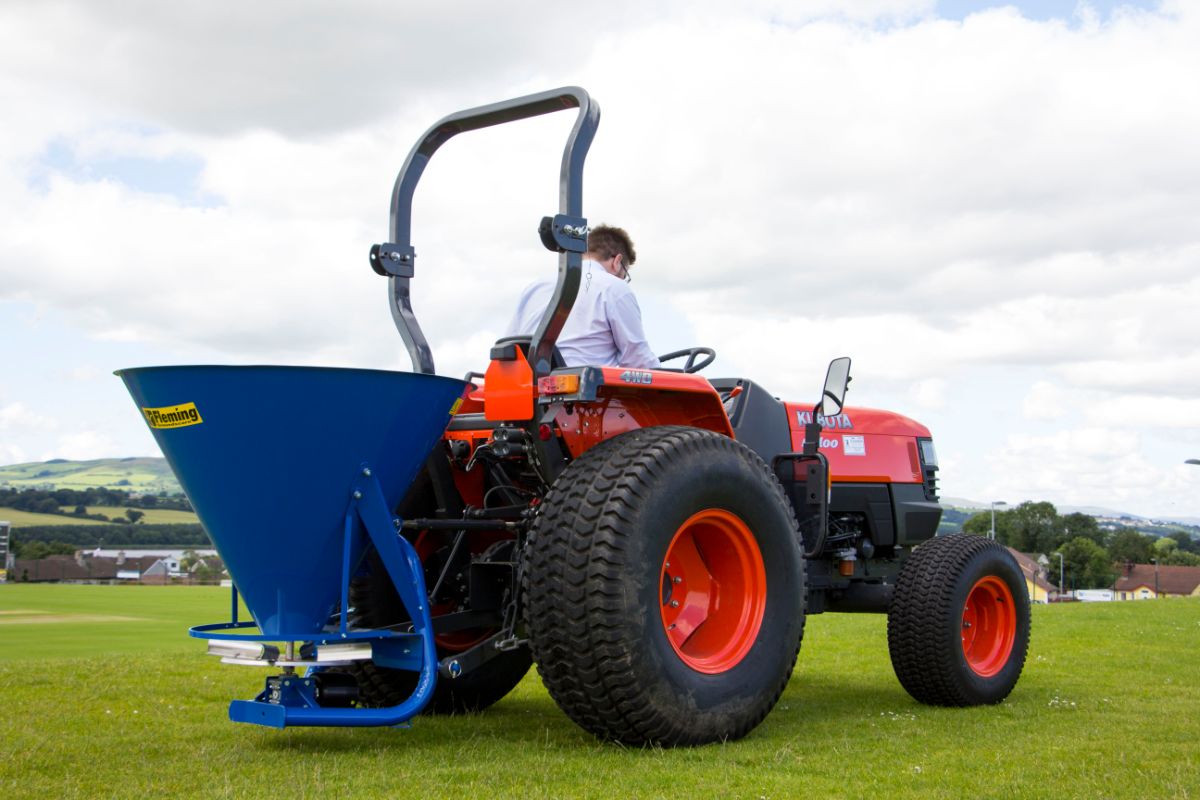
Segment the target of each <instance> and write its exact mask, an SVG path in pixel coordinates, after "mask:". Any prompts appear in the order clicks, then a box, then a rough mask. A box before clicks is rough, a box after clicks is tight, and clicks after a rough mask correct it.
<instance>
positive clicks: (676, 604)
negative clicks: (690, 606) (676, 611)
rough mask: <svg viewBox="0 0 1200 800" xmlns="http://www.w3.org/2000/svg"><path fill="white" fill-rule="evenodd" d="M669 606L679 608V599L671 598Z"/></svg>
mask: <svg viewBox="0 0 1200 800" xmlns="http://www.w3.org/2000/svg"><path fill="white" fill-rule="evenodd" d="M671 608H679V601H678V600H672V601H671Z"/></svg>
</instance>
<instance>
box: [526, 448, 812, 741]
mask: <svg viewBox="0 0 1200 800" xmlns="http://www.w3.org/2000/svg"><path fill="white" fill-rule="evenodd" d="M527 547H528V549H527V552H526V562H525V568H524V579H523V584H524V592H525V603H524V609H525V611H524V613H525V622H526V627H527V630H528V635H529V641H530V647H531V649H532V651H533V655H534V660H535V662H536V663H537V665H538V672H539V673H540V674H541V676H542V680H543V682H544V683H545V685H546V688H547V689H548V690H549V692H550V694H551V696H552V697H553V698H554V700H555V702H557V703H558V705H559V707H560V708H562V709H563V711H564V712H566V714H567V715H568V716H569V717H571V719H572V720H574V721H575V722H576V723H578V724H579V725H580V726H581V727H583V728H584V729H585V730H587V731H589V732H591V733H592V734H594V735H596V736H598V737H601V738H604V739H611V740H615V741H619V742H623V743H627V744H637V745H640V744H646V743H655V744H661V745H667V746H672V745H697V744H704V743H707V742H715V741H722V740H727V739H736V738H739V737H741V736H744V735H745V734H747V733H748V732H749V731H750V730H752V729H753V728H754V727H755V726H756V725H758V723H760V722H761V721H762V720H763V718H764V717H766V715H767V713H768V712H769V711H770V710H771V708H772V707H774V705H775V703H776V701H777V700H778V699H779V696H780V694H781V693H782V692H783V689H784V687H785V686H786V685H787V681H788V678H789V677H790V676H791V672H792V667H793V665H794V664H795V661H796V654H797V651H798V649H799V646H800V637H801V634H802V633H803V629H804V603H805V574H804V564H803V557H802V555H801V552H800V548H799V536H798V533H797V531H796V522H795V518H794V517H793V515H792V510H791V506H790V504H789V503H788V501H787V499H786V498H785V497H784V495H783V491H782V489H781V488H780V486H779V483H778V481H777V480H776V479H775V477H774V475H772V473H771V471H770V470H769V469H768V468H767V466H766V465H765V464H764V463H763V462H762V460H761V459H759V458H758V456H757V455H755V454H754V453H753V452H752V451H751V450H749V449H748V448H746V447H745V446H743V445H741V444H740V443H738V442H735V441H733V440H732V439H729V438H728V437H725V436H721V435H719V434H715V433H712V432H710V431H705V430H699V429H695V428H683V427H657V428H647V429H642V430H636V431H630V432H628V433H625V434H622V435H620V436H618V437H615V438H614V439H611V440H609V441H607V442H604V443H602V444H600V445H598V446H596V447H595V448H593V449H592V450H589V451H588V452H586V453H584V454H583V455H582V456H580V457H579V458H578V459H576V460H575V461H574V462H572V463H571V465H570V466H569V467H568V468H567V469H566V470H565V471H564V472H563V474H562V475H561V476H560V477H559V478H558V480H557V481H556V482H555V484H554V487H553V489H552V490H551V491H550V492H549V493H548V494H547V496H546V498H545V501H544V502H543V503H542V505H541V511H540V513H539V515H538V518H537V520H536V521H535V523H534V526H533V529H532V531H531V533H530V536H529V541H528V545H527Z"/></svg>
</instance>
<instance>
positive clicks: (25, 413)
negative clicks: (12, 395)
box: [0, 402, 58, 431]
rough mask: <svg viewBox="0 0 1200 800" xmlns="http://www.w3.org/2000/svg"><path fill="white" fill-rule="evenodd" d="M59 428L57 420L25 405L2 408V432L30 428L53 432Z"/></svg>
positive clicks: (0, 421) (19, 403)
mask: <svg viewBox="0 0 1200 800" xmlns="http://www.w3.org/2000/svg"><path fill="white" fill-rule="evenodd" d="M57 427H58V422H57V421H56V420H54V419H52V418H50V417H47V416H45V415H43V414H39V413H37V412H36V411H33V410H31V409H30V408H29V407H28V406H26V405H25V404H24V403H21V402H13V403H8V404H6V405H3V406H0V431H15V430H18V429H30V428H32V429H37V430H44V431H51V430H54V429H55V428H57Z"/></svg>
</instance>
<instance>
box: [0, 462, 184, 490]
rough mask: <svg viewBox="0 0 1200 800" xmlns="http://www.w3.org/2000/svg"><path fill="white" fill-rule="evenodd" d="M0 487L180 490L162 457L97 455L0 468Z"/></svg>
mask: <svg viewBox="0 0 1200 800" xmlns="http://www.w3.org/2000/svg"><path fill="white" fill-rule="evenodd" d="M0 486H9V487H12V488H15V489H21V488H38V489H76V490H82V489H87V488H88V487H95V488H100V487H103V488H106V489H121V490H124V491H127V492H140V493H144V494H156V495H169V494H179V493H181V492H182V491H183V490H182V489H180V487H179V482H178V481H176V480H175V475H174V474H173V473H172V472H171V468H170V467H169V466H167V461H166V459H164V458H100V459H96V460H94V461H66V460H63V459H57V458H56V459H54V460H52V461H43V462H37V463H32V464H13V465H11V466H7V467H0Z"/></svg>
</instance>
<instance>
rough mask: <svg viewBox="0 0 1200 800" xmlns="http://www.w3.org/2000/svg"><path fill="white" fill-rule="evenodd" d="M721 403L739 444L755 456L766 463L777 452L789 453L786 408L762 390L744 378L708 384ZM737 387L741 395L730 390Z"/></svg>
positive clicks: (715, 380)
mask: <svg viewBox="0 0 1200 800" xmlns="http://www.w3.org/2000/svg"><path fill="white" fill-rule="evenodd" d="M709 383H711V384H712V387H713V388H714V389H716V390H717V391H718V392H720V393H721V397H722V398H723V399H724V398H727V399H726V400H725V406H726V407H725V411H726V413H727V414H729V424H730V425H731V426H732V427H733V435H734V438H736V439H737V440H738V441H739V442H741V443H742V444H744V445H746V446H747V447H749V448H750V449H751V450H753V451H754V452H756V453H758V455H759V457H760V458H762V460H763V461H766V462H767V464H770V463H771V460H772V459H774V458H775V456H777V455H779V454H780V453H790V452H791V451H792V430H791V426H790V425H788V416H787V409H786V408H785V407H784V405H783V403H782V402H781V401H779V400H778V399H776V398H775V397H772V396H771V393H770V392H768V391H767V390H766V389H764V388H763V387H761V386H759V385H758V384H757V383H755V382H754V381H750V380H746V379H745V378H714V379H712V380H710V381H709ZM738 387H741V392H738V393H737V394H734V393H733V392H734V390H735V389H737V388H738Z"/></svg>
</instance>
